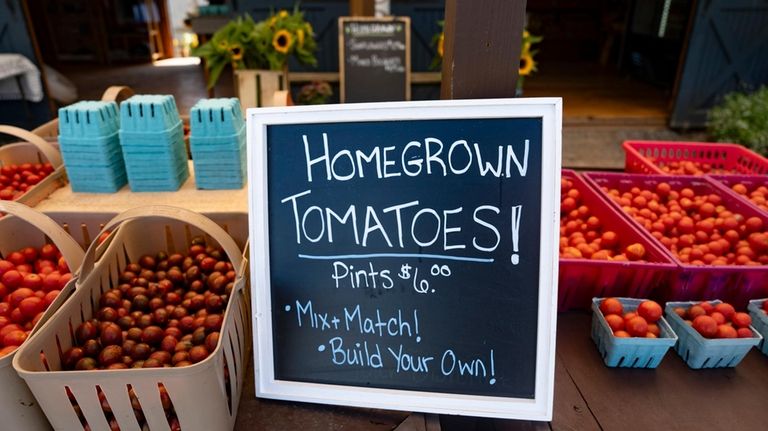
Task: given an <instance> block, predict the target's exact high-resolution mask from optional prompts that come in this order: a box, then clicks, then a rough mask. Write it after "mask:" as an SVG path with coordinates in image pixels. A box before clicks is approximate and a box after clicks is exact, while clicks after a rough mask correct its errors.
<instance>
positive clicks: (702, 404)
mask: <svg viewBox="0 0 768 431" xmlns="http://www.w3.org/2000/svg"><path fill="white" fill-rule="evenodd" d="M590 319H591V316H590V315H589V314H588V313H564V314H561V315H559V316H558V337H557V341H558V344H557V349H558V354H559V355H560V357H561V358H562V360H563V365H564V366H565V368H566V370H567V371H568V373H569V374H570V376H571V377H572V378H573V381H574V382H575V384H576V386H577V387H578V389H579V391H580V393H581V395H582V396H583V398H584V400H585V401H586V403H587V405H588V406H589V409H590V410H591V412H592V413H593V414H594V416H595V417H596V418H597V421H598V423H599V425H600V427H601V428H602V429H604V430H622V431H624V430H680V431H686V430H694V429H706V430H708V431H714V430H728V431H731V430H764V429H768V409H766V406H768V357H766V356H764V355H762V354H761V353H760V352H759V351H757V350H756V349H753V350H752V351H751V352H750V353H749V354H748V355H747V357H746V358H745V359H744V361H743V362H742V363H741V364H740V365H739V366H738V367H736V368H733V369H714V370H692V369H690V368H688V366H687V365H685V363H684V362H683V361H682V359H680V357H679V356H678V355H677V353H675V352H674V351H673V350H670V351H669V352H668V353H667V356H666V357H665V358H664V361H662V363H661V365H660V366H659V368H657V369H656V370H645V369H611V368H607V367H605V366H604V365H603V363H602V359H601V357H600V354H599V353H598V351H597V349H596V348H595V345H594V343H593V342H592V340H591V339H590V336H589V334H590ZM556 392H557V391H556ZM560 409H562V406H560ZM555 415H556V416H557V413H556V414H555Z"/></svg>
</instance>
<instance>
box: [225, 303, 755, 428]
mask: <svg viewBox="0 0 768 431" xmlns="http://www.w3.org/2000/svg"><path fill="white" fill-rule="evenodd" d="M590 323H591V315H590V314H589V313H586V312H570V313H562V314H560V315H558V324H557V353H556V356H557V359H556V364H555V366H556V368H555V404H554V417H553V420H552V422H551V423H545V422H528V421H509V420H498V419H482V418H464V417H456V416H446V415H441V416H440V423H441V426H442V430H443V431H454V430H456V431H459V430H461V431H511V430H537V431H538V430H541V431H544V430H558V431H559V430H563V431H564V430H574V431H591V430H606V431H610V430H622V431H631V430H680V431H687V430H696V429H701V430H707V431H716V430H724V431H733V430H740V431H742V430H745V431H746V430H765V429H768V408H767V407H768V357H767V356H765V355H763V354H761V353H760V352H759V351H758V350H757V349H753V350H752V351H751V352H750V353H749V354H748V355H747V357H746V358H745V359H744V361H742V362H741V364H739V366H737V367H736V368H732V369H713V370H692V369H690V368H688V366H687V365H685V363H684V362H683V361H682V359H680V357H679V356H678V355H677V353H675V352H674V351H673V350H670V351H669V352H668V353H667V356H666V357H665V358H664V360H663V361H662V363H661V365H660V366H659V367H658V368H657V369H655V370H645V369H618V368H608V367H606V366H605V365H604V364H603V361H602V358H601V357H600V354H599V353H598V351H597V348H596V347H595V345H594V343H593V342H592V340H591V338H590V335H589V334H590ZM246 379H247V380H248V381H247V382H246V387H245V389H244V393H243V397H242V399H241V401H240V409H239V412H238V418H237V425H236V427H235V429H236V430H257V429H258V430H265V431H268V430H287V429H294V430H300V431H315V430H318V431H320V430H360V431H368V430H371V431H374V430H375V431H380V430H392V429H395V428H397V427H398V426H399V425H400V423H401V422H403V420H405V418H406V417H407V416H408V413H406V412H394V411H382V410H368V409H357V408H348V407H332V406H323V405H317V404H306V403H292V402H282V401H269V400H257V399H256V398H255V397H254V391H253V374H252V371H251V374H249V375H248V376H246Z"/></svg>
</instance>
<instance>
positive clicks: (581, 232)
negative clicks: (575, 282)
mask: <svg viewBox="0 0 768 431" xmlns="http://www.w3.org/2000/svg"><path fill="white" fill-rule="evenodd" d="M645 254H646V250H645V247H644V246H643V245H642V244H640V243H632V244H628V245H626V246H624V245H623V244H622V241H621V239H620V238H619V235H618V234H617V233H616V232H614V231H611V230H608V229H604V227H603V224H602V222H601V221H600V219H599V218H598V217H597V216H595V215H593V214H592V211H591V209H590V208H589V207H588V206H587V205H584V203H583V202H582V199H581V192H579V190H578V189H576V188H574V187H573V181H571V180H569V179H568V178H562V179H561V180H560V257H564V258H571V259H580V258H581V259H595V260H616V261H628V260H633V261H637V260H642V259H643V258H645Z"/></svg>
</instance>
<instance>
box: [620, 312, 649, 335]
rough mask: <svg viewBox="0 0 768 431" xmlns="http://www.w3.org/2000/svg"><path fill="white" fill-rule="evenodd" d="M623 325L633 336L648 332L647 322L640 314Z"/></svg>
mask: <svg viewBox="0 0 768 431" xmlns="http://www.w3.org/2000/svg"><path fill="white" fill-rule="evenodd" d="M625 325H626V330H627V332H629V334H630V335H632V336H633V337H645V334H647V333H648V322H646V320H645V319H643V318H642V317H640V316H637V317H633V318H631V319H629V320H628V321H626V323H625Z"/></svg>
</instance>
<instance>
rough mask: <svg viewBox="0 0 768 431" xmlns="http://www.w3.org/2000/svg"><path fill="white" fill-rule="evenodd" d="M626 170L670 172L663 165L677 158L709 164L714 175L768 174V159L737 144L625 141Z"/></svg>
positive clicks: (651, 172) (653, 172) (677, 159)
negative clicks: (665, 170) (663, 168)
mask: <svg viewBox="0 0 768 431" xmlns="http://www.w3.org/2000/svg"><path fill="white" fill-rule="evenodd" d="M622 147H623V148H624V156H625V158H624V170H625V171H626V172H629V173H640V174H653V175H670V174H669V173H666V172H664V171H663V170H661V168H660V166H659V165H662V166H663V164H666V163H669V162H676V161H692V162H700V163H709V164H710V165H712V169H713V171H712V172H710V173H712V174H726V173H731V174H753V175H759V174H766V173H768V159H766V158H764V157H762V156H761V155H759V154H757V153H755V152H753V151H750V150H748V149H747V148H744V147H742V146H741V145H737V144H719V143H712V142H675V141H624V143H623V144H622Z"/></svg>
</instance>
